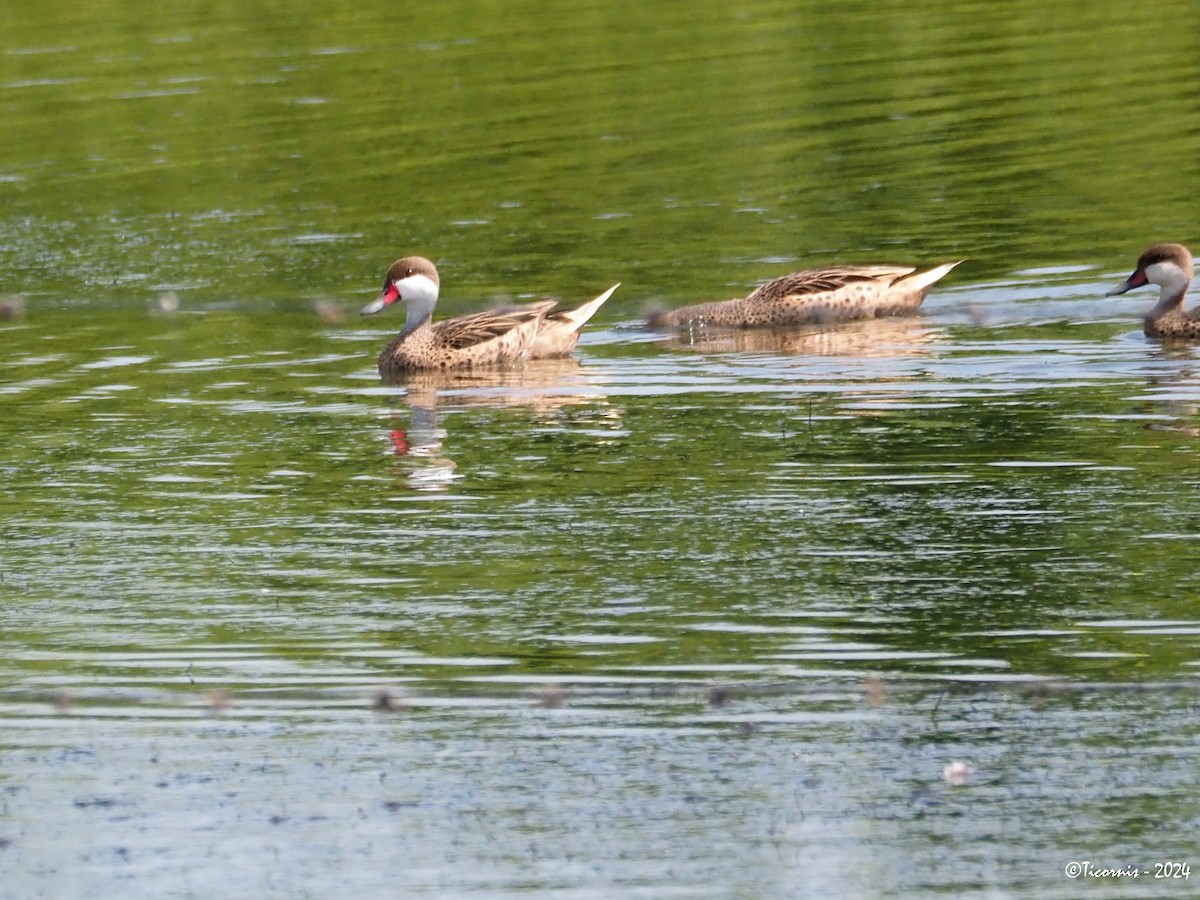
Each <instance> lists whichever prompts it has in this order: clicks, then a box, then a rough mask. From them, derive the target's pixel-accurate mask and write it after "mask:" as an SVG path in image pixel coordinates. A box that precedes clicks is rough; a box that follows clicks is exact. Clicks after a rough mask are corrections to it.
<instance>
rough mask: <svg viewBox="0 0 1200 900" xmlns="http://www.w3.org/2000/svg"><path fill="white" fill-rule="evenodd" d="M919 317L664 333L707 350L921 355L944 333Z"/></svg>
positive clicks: (676, 343) (678, 344)
mask: <svg viewBox="0 0 1200 900" xmlns="http://www.w3.org/2000/svg"><path fill="white" fill-rule="evenodd" d="M943 336H944V335H943V333H942V331H941V329H938V328H935V327H932V326H930V325H929V323H928V322H926V321H924V320H922V319H919V318H912V317H909V318H886V319H861V320H859V321H853V322H846V323H844V324H841V325H837V326H808V327H797V328H780V329H747V328H714V327H711V326H707V325H704V326H698V327H693V328H689V329H685V330H682V331H679V332H675V333H673V334H671V335H669V336H668V337H666V338H664V339H663V340H662V341H661V342H660V343H661V344H662V346H665V347H669V348H671V349H675V350H693V351H697V352H703V353H723V352H749V353H774V354H778V355H780V356H858V357H874V358H885V357H906V356H919V355H922V354H924V353H926V352H928V351H929V349H930V347H931V346H932V345H933V344H935V343H936V342H937V341H938V340H940V339H941V338H942V337H943Z"/></svg>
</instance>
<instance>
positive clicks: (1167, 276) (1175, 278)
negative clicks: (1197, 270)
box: [1146, 260, 1188, 287]
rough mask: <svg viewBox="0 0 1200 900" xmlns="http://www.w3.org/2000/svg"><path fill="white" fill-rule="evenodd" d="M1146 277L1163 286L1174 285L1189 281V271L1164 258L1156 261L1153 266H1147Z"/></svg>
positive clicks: (1184, 283)
mask: <svg viewBox="0 0 1200 900" xmlns="http://www.w3.org/2000/svg"><path fill="white" fill-rule="evenodd" d="M1146 279H1147V280H1148V281H1151V282H1153V283H1154V284H1158V285H1162V286H1163V287H1167V286H1170V287H1174V286H1176V285H1180V284H1183V285H1186V284H1187V283H1188V277H1187V273H1185V272H1184V271H1183V269H1181V268H1179V266H1178V265H1176V264H1175V263H1173V262H1171V261H1170V260H1163V261H1162V262H1156V263H1155V264H1154V265H1152V266H1146Z"/></svg>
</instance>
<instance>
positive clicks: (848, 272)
mask: <svg viewBox="0 0 1200 900" xmlns="http://www.w3.org/2000/svg"><path fill="white" fill-rule="evenodd" d="M915 271H916V269H914V268H912V267H905V266H830V267H828V268H824V269H809V270H808V271H807V272H793V273H792V274H791V275H784V276H782V277H780V278H776V279H775V280H774V281H768V282H767V283H766V284H764V285H763V286H762V287H760V288H759V289H758V290H756V291H755V292H754V293H752V294H751V295H750V296H749V297H748V298H747V299H749V300H767V301H771V300H780V299H782V298H784V297H801V296H806V295H808V294H822V293H826V292H830V291H838V290H841V289H842V288H844V287H846V286H847V285H850V284H854V283H856V282H862V281H881V282H884V283H886V284H891V283H892V282H894V281H896V279H898V278H903V277H904V276H905V275H910V274H912V273H913V272H915Z"/></svg>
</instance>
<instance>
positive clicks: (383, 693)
mask: <svg viewBox="0 0 1200 900" xmlns="http://www.w3.org/2000/svg"><path fill="white" fill-rule="evenodd" d="M403 707H404V698H403V697H400V696H398V695H397V694H395V693H394V692H393V691H391V690H389V689H388V688H380V689H379V690H377V691H376V692H375V696H374V698H373V699H372V700H371V709H374V710H376V711H378V712H396V711H397V710H399V709H402V708H403Z"/></svg>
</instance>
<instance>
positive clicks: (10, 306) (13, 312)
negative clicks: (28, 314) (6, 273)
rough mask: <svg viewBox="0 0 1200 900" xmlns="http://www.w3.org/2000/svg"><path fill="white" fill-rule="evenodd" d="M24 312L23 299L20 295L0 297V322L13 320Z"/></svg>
mask: <svg viewBox="0 0 1200 900" xmlns="http://www.w3.org/2000/svg"><path fill="white" fill-rule="evenodd" d="M24 314H25V301H24V300H22V299H21V298H20V297H16V296H9V297H0V322H15V321H16V320H17V319H19V318H21V316H23V315H24Z"/></svg>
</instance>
